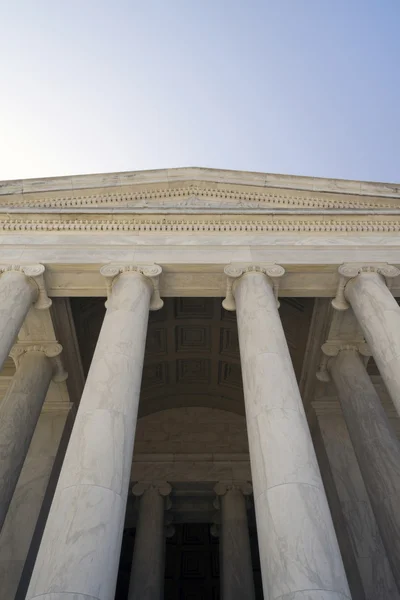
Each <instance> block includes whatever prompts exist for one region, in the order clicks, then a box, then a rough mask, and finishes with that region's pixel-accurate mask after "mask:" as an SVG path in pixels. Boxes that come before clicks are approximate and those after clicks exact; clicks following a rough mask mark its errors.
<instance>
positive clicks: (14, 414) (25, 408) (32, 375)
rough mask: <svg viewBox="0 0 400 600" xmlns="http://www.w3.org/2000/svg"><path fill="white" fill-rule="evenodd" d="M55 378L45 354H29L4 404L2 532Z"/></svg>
mask: <svg viewBox="0 0 400 600" xmlns="http://www.w3.org/2000/svg"><path fill="white" fill-rule="evenodd" d="M51 376H52V366H51V363H50V360H49V359H48V358H47V356H46V355H45V354H44V352H26V353H25V354H23V355H22V357H21V359H20V361H19V366H18V368H17V371H16V373H15V375H14V377H13V379H12V380H11V382H10V386H9V388H8V391H7V393H6V395H5V398H4V399H3V401H2V402H1V404H0V529H1V527H2V525H3V523H4V519H5V517H6V514H7V510H8V507H9V505H10V502H11V498H12V495H13V493H14V489H15V486H16V485H17V481H18V477H19V475H20V473H21V469H22V465H23V464H24V460H25V457H26V455H27V452H28V448H29V444H30V443H31V439H32V436H33V434H34V431H35V427H36V423H37V421H38V419H39V415H40V412H41V410H42V406H43V403H44V401H45V398H46V394H47V390H48V388H49V384H50V380H51Z"/></svg>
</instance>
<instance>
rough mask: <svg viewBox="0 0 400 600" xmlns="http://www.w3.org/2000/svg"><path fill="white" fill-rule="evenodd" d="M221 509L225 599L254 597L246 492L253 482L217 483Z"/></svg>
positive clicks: (252, 599)
mask: <svg viewBox="0 0 400 600" xmlns="http://www.w3.org/2000/svg"><path fill="white" fill-rule="evenodd" d="M214 491H215V493H216V494H217V496H218V500H219V504H220V509H221V529H220V535H219V543H220V573H221V575H220V577H221V599H222V600H243V598H246V600H254V598H255V595H254V581H253V568H252V563H251V551H250V537H249V528H248V523H247V510H246V499H245V495H249V494H250V493H251V485H250V484H224V483H222V482H221V483H217V485H216V486H215V488H214Z"/></svg>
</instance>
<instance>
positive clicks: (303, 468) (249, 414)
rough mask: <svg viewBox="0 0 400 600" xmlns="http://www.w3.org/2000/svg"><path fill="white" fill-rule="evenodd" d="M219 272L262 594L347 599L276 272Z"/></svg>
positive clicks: (272, 598)
mask: <svg viewBox="0 0 400 600" xmlns="http://www.w3.org/2000/svg"><path fill="white" fill-rule="evenodd" d="M225 273H226V274H227V275H228V276H230V277H233V278H235V279H234V282H233V287H232V289H231V291H230V290H229V287H228V296H230V297H228V296H227V301H226V302H225V304H224V306H225V308H230V305H231V304H232V299H233V298H234V300H235V302H236V309H237V321H238V332H239V346H240V356H241V364H242V376H243V388H244V397H245V408H246V420H247V432H248V438H249V449H250V461H251V471H252V479H253V488H254V502H255V509H256V519H257V531H258V542H259V549H260V561H261V571H262V579H263V587H264V596H265V597H266V598H268V599H269V600H278V599H280V600H283V599H285V600H286V599H288V598H289V597H290V598H296V600H303V599H305V598H313V600H314V598H315V600H316V599H317V598H318V600H339V599H340V600H343V599H344V598H350V591H349V588H348V584H347V580H346V576H345V572H344V568H343V563H342V558H341V555H340V551H339V547H338V543H337V540H336V535H335V531H334V528H333V523H332V518H331V515H330V512H329V508H328V503H327V500H326V496H325V491H324V487H323V484H322V480H321V475H320V472H319V469H318V465H317V460H316V456H315V452H314V448H313V444H312V440H311V436H310V431H309V428H308V423H307V419H306V417H305V413H304V408H303V403H302V400H301V397H300V393H299V389H298V386H297V381H296V377H295V373H294V370H293V365H292V362H291V358H290V354H289V350H288V347H287V343H286V339H285V334H284V331H283V328H282V324H281V320H280V317H279V313H278V309H277V302H276V298H275V294H274V284H273V280H272V279H271V277H273V276H280V275H282V274H283V273H284V270H283V269H282V267H279V266H278V265H272V266H270V267H265V266H264V267H258V266H251V267H248V268H246V269H242V268H240V269H236V268H232V267H227V268H226V269H225ZM232 295H233V298H232Z"/></svg>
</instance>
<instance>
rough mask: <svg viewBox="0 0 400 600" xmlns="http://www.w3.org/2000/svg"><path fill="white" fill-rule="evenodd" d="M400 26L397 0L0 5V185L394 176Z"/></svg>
mask: <svg viewBox="0 0 400 600" xmlns="http://www.w3.org/2000/svg"><path fill="white" fill-rule="evenodd" d="M399 31H400V0H264V1H261V0H247V2H245V1H244V0H242V1H239V0H231V1H230V2H227V1H223V0H213V1H212V0H201V1H197V2H194V1H192V0H169V1H168V0H164V1H162V0H147V1H146V2H137V1H136V0H131V1H128V0H126V1H123V0H114V2H107V1H103V0H96V1H95V0H68V2H60V1H58V2H57V1H54V0H52V1H50V0H36V1H35V2H34V1H33V0H13V1H9V2H6V0H3V2H2V3H1V4H0V32H1V34H0V74H1V79H0V81H1V93H0V180H4V179H18V178H28V177H51V176H57V175H75V174H80V173H97V172H113V171H134V170H140V169H157V168H167V167H183V166H200V167H213V168H220V169H239V170H249V171H264V172H270V173H288V174H296V175H310V176H320V177H338V178H347V179H361V180H370V181H391V182H400V168H399V167H400V151H399V138H400V108H399V107H400V99H399V95H400V33H399Z"/></svg>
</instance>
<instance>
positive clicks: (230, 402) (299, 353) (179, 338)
mask: <svg viewBox="0 0 400 600" xmlns="http://www.w3.org/2000/svg"><path fill="white" fill-rule="evenodd" d="M70 302H71V308H72V314H73V317H74V321H75V326H76V333H77V338H78V344H79V349H80V353H81V358H82V364H83V368H84V371H85V373H86V374H87V372H88V369H89V366H90V362H91V359H92V356H93V352H94V349H95V346H96V342H97V338H98V335H99V332H100V328H101V324H102V321H103V318H104V315H105V307H104V298H71V300H70ZM313 304H314V300H313V299H312V298H282V299H281V308H280V315H281V319H282V323H283V327H284V330H285V334H286V339H287V342H288V346H289V349H290V353H291V356H292V360H293V364H294V368H295V372H296V375H297V378H298V379H299V378H300V373H301V368H302V364H303V357H304V353H305V348H306V343H307V337H308V331H309V326H310V321H311V315H312V309H313ZM179 406H210V407H213V408H220V409H224V410H230V411H232V412H236V413H240V414H242V413H244V404H243V389H242V375H241V368H240V358H239V344H238V333H237V324H236V314H235V313H229V312H227V311H225V310H224V309H223V308H222V306H221V298H167V299H166V300H165V304H164V307H163V308H162V309H161V310H160V311H157V312H152V313H150V318H149V327H148V335H147V342H146V354H145V362H144V368H143V379H142V390H141V400H140V408H139V411H140V415H141V416H143V415H146V414H150V413H153V412H156V411H159V410H163V409H167V408H176V407H179Z"/></svg>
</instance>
